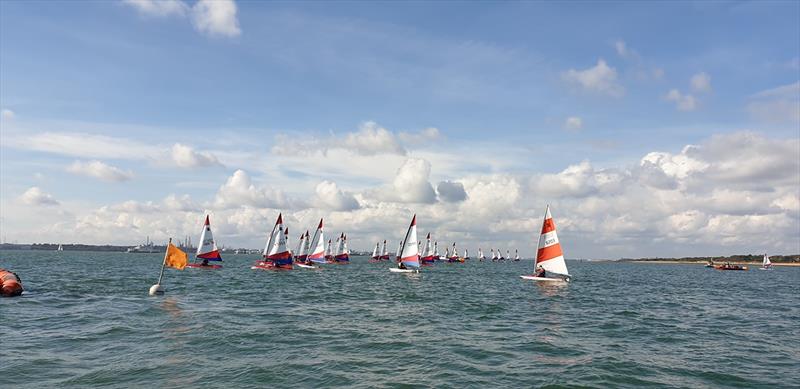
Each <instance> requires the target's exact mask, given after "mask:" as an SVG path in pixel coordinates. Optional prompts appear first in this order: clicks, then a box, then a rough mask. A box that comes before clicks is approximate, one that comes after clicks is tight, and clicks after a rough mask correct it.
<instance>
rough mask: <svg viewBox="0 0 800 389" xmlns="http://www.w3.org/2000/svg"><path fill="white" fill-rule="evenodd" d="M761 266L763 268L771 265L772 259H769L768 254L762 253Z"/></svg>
mask: <svg viewBox="0 0 800 389" xmlns="http://www.w3.org/2000/svg"><path fill="white" fill-rule="evenodd" d="M761 267H763V268H765V269H766V268H769V267H772V261H770V260H769V255H767V254H764V259H763V260H762V261H761Z"/></svg>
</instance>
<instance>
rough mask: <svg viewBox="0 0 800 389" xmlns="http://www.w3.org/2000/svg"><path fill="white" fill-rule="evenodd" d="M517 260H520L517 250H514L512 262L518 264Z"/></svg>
mask: <svg viewBox="0 0 800 389" xmlns="http://www.w3.org/2000/svg"><path fill="white" fill-rule="evenodd" d="M519 260H520V258H519V250H518V249H514V261H517V262H519Z"/></svg>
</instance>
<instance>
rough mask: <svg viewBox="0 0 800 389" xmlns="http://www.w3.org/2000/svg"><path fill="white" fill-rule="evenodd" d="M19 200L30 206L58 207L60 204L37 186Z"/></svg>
mask: <svg viewBox="0 0 800 389" xmlns="http://www.w3.org/2000/svg"><path fill="white" fill-rule="evenodd" d="M19 199H20V200H21V201H22V202H23V203H25V204H28V205H34V206H36V205H58V204H59V202H58V201H57V200H56V199H54V198H53V196H51V195H50V194H49V193H45V192H42V190H41V189H39V187H37V186H33V187H31V188H30V189H28V190H26V191H25V193H23V194H22V195H21V196H20V197H19Z"/></svg>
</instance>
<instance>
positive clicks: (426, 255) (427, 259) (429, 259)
mask: <svg viewBox="0 0 800 389" xmlns="http://www.w3.org/2000/svg"><path fill="white" fill-rule="evenodd" d="M433 250H434V248H433V245H431V233H430V232H429V233H428V237H427V238H425V249H424V250H422V254H421V255H422V264H423V265H433V263H434V262H435V261H436V258H435V257H434V255H435V254H434V251H433Z"/></svg>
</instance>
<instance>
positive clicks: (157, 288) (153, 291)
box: [150, 238, 172, 296]
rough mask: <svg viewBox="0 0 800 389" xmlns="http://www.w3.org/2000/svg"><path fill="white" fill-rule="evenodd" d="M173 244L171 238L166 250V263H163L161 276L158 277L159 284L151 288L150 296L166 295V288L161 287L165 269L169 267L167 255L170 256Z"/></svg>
mask: <svg viewBox="0 0 800 389" xmlns="http://www.w3.org/2000/svg"><path fill="white" fill-rule="evenodd" d="M171 244H172V238H169V243H168V244H167V248H166V250H164V261H163V262H162V263H161V274H159V275H158V282H157V283H156V284H155V285H153V286H151V287H150V295H151V296H155V295H161V294H164V288H163V287H162V286H161V280H162V279H163V278H164V268H165V267H166V266H167V254H169V245H171Z"/></svg>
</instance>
